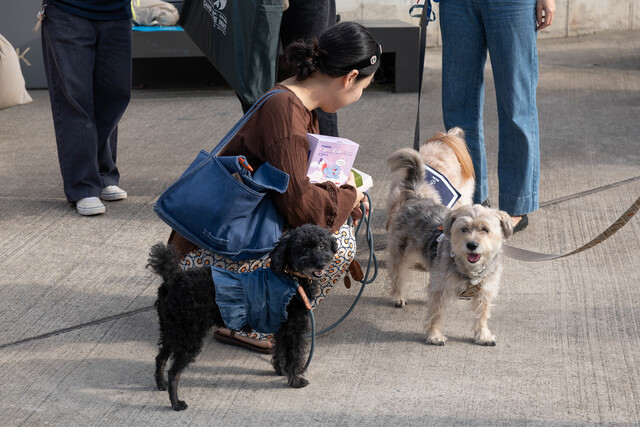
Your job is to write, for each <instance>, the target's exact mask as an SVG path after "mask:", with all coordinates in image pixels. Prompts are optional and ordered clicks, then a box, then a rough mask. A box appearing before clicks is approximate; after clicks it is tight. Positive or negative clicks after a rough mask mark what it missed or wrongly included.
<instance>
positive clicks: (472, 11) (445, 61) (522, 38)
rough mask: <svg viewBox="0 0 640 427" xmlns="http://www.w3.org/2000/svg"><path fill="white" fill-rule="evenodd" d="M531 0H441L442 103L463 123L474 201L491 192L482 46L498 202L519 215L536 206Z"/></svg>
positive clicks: (453, 122) (447, 117) (453, 120)
mask: <svg viewBox="0 0 640 427" xmlns="http://www.w3.org/2000/svg"><path fill="white" fill-rule="evenodd" d="M535 5H536V0H442V1H441V2H440V26H441V31H442V45H443V53H442V110H443V115H444V124H445V127H446V128H447V129H450V128H452V127H454V126H459V127H461V128H462V129H463V130H464V131H465V133H466V137H467V145H468V147H469V151H470V153H471V157H472V159H473V166H474V168H475V171H476V180H477V182H476V191H475V194H474V201H475V202H476V203H481V202H483V201H484V200H486V199H487V198H488V197H489V188H488V183H487V160H486V154H485V145H484V132H483V124H482V108H483V103H484V66H485V62H486V59H487V50H488V51H489V54H490V55H491V66H492V69H493V77H494V81H495V88H496V98H497V103H498V119H499V153H498V179H499V183H500V190H499V203H500V209H503V210H505V211H506V212H508V213H509V214H510V215H523V214H526V213H529V212H532V211H534V210H536V209H538V207H539V199H538V187H539V183H540V147H539V131H538V111H537V107H536V86H537V83H538V53H537V49H536V19H535Z"/></svg>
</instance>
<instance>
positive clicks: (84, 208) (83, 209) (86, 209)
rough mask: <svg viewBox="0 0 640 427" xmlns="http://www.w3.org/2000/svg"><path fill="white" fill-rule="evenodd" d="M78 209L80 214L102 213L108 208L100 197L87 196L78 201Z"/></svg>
mask: <svg viewBox="0 0 640 427" xmlns="http://www.w3.org/2000/svg"><path fill="white" fill-rule="evenodd" d="M76 210H77V211H78V213H79V214H80V215H85V216H90V215H100V214H103V213H105V211H106V209H105V207H104V205H103V204H102V202H101V201H100V199H99V198H97V197H85V198H84V199H80V200H78V201H77V202H76Z"/></svg>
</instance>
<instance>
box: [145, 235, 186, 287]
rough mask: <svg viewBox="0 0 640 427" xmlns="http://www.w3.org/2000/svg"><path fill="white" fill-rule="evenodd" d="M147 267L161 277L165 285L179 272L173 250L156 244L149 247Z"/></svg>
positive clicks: (176, 256) (176, 257)
mask: <svg viewBox="0 0 640 427" xmlns="http://www.w3.org/2000/svg"><path fill="white" fill-rule="evenodd" d="M147 267H151V269H152V270H153V271H154V272H155V273H156V274H157V275H159V276H160V277H162V279H163V280H164V282H165V283H166V284H168V283H171V282H172V281H173V280H172V279H173V277H174V276H175V275H176V274H177V273H178V271H179V270H180V267H179V266H178V255H177V254H176V252H175V251H174V250H173V248H171V247H169V246H165V245H163V244H162V243H158V244H157V245H153V246H152V247H151V253H150V254H149V263H148V264H147Z"/></svg>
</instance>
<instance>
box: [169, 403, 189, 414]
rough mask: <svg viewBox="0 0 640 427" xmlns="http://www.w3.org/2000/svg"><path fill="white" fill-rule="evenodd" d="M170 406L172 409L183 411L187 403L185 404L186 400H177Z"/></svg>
mask: <svg viewBox="0 0 640 427" xmlns="http://www.w3.org/2000/svg"><path fill="white" fill-rule="evenodd" d="M171 407H172V408H173V410H174V411H184V410H185V409H187V408H188V407H189V405H187V402H185V401H184V400H178V403H177V404H175V405H171Z"/></svg>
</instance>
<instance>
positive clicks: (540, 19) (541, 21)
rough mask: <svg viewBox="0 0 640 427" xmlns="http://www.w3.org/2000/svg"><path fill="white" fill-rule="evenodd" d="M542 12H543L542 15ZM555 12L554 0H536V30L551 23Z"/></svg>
mask: <svg viewBox="0 0 640 427" xmlns="http://www.w3.org/2000/svg"><path fill="white" fill-rule="evenodd" d="M542 12H544V15H543V14H542ZM555 13H556V2H555V0H538V1H537V2H536V22H537V23H538V27H537V28H536V30H538V31H540V30H543V29H545V28H547V27H548V26H549V25H551V23H552V22H553V15H554V14H555Z"/></svg>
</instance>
